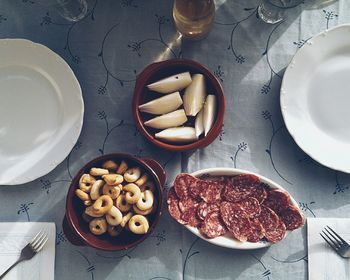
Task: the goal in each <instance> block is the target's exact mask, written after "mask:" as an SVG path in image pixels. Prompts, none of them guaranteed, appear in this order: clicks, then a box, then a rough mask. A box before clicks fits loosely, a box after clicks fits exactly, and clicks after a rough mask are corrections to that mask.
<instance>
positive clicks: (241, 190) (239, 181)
mask: <svg viewBox="0 0 350 280" xmlns="http://www.w3.org/2000/svg"><path fill="white" fill-rule="evenodd" d="M259 185H260V181H259V178H258V177H256V176H255V175H251V174H242V175H238V176H235V177H232V178H231V180H229V181H228V183H227V184H226V187H225V189H224V192H223V197H224V199H225V200H227V201H230V202H239V201H241V200H243V199H245V198H247V197H249V196H251V195H252V194H253V193H254V191H255V190H256V189H257V188H259ZM258 200H259V199H258Z"/></svg>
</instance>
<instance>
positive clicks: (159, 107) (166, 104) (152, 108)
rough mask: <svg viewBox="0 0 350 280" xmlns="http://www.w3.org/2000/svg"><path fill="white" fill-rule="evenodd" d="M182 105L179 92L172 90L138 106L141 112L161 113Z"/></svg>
mask: <svg viewBox="0 0 350 280" xmlns="http://www.w3.org/2000/svg"><path fill="white" fill-rule="evenodd" d="M181 105H182V99H181V96H180V93H179V92H178V91H177V92H174V93H171V94H168V95H166V96H162V97H160V98H157V99H154V100H152V101H150V102H147V103H145V104H142V105H140V106H139V109H140V111H141V112H145V113H149V114H153V115H161V114H166V113H169V112H172V111H174V110H176V109H177V108H179V107H180V106H181Z"/></svg>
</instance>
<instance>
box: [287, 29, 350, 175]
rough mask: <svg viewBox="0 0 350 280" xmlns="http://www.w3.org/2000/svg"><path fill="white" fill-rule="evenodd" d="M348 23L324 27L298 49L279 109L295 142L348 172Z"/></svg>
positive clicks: (349, 102) (308, 152)
mask: <svg viewBox="0 0 350 280" xmlns="http://www.w3.org/2000/svg"><path fill="white" fill-rule="evenodd" d="M349 89H350V25H348V24H347V25H340V26H337V27H335V28H333V29H330V30H326V31H324V32H322V33H320V34H318V35H316V36H315V37H313V38H312V39H310V40H308V42H307V43H306V44H305V45H304V46H303V47H302V48H301V49H300V50H299V51H298V52H297V53H296V55H295V56H294V58H293V59H292V61H291V63H290V64H289V66H288V68H287V70H286V72H285V74H284V77H283V81H282V87H281V110H282V114H283V118H284V121H285V123H286V126H287V128H288V130H289V132H290V134H291V135H292V137H293V138H294V140H295V142H296V143H297V144H298V145H299V146H300V148H302V149H303V150H304V152H306V153H307V154H308V155H309V156H310V157H312V158H313V159H315V160H316V161H318V162H319V163H321V164H323V165H325V166H327V167H330V168H333V169H336V170H340V171H343V172H347V173H350V156H349V155H350V121H349V120H350V118H349V107H350V90H349Z"/></svg>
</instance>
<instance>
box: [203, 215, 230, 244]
mask: <svg viewBox="0 0 350 280" xmlns="http://www.w3.org/2000/svg"><path fill="white" fill-rule="evenodd" d="M199 230H200V232H201V233H202V234H203V235H204V236H205V237H207V238H215V237H218V236H220V235H223V234H225V233H226V232H227V229H226V226H225V224H224V222H223V221H222V220H221V218H220V214H219V212H211V213H209V214H208V215H207V216H206V217H205V220H204V222H203V223H202V225H201V227H200V229H199Z"/></svg>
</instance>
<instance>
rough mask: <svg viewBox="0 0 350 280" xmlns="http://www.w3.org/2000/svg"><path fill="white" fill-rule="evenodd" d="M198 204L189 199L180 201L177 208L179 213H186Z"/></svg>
mask: <svg viewBox="0 0 350 280" xmlns="http://www.w3.org/2000/svg"><path fill="white" fill-rule="evenodd" d="M197 206H198V202H197V201H196V200H194V199H192V198H190V197H188V198H185V199H183V200H180V202H179V207H180V210H181V212H186V211H187V210H189V209H191V208H197Z"/></svg>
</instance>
